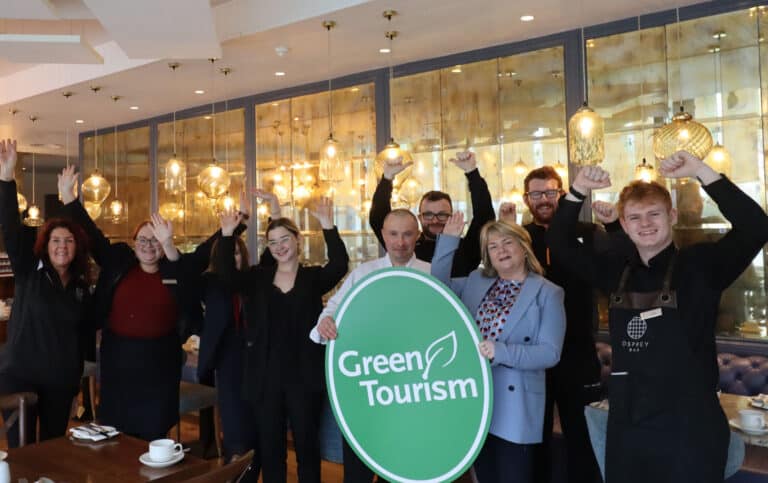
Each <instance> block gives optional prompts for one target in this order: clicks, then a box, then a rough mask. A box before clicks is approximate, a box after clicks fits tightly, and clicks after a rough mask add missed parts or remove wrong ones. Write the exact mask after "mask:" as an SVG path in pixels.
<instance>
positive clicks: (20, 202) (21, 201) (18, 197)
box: [8, 108, 28, 213]
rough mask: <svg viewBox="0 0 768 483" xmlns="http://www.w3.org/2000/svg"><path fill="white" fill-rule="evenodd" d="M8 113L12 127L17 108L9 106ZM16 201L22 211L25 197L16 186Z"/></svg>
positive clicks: (24, 205)
mask: <svg viewBox="0 0 768 483" xmlns="http://www.w3.org/2000/svg"><path fill="white" fill-rule="evenodd" d="M8 113H9V114H10V115H11V127H13V120H14V119H16V114H18V113H19V110H18V109H15V108H10V109H8ZM11 132H13V129H11ZM16 202H17V204H18V206H19V213H24V210H26V209H27V206H28V205H27V198H26V197H25V196H24V195H23V194H21V191H19V190H18V186H17V187H16Z"/></svg>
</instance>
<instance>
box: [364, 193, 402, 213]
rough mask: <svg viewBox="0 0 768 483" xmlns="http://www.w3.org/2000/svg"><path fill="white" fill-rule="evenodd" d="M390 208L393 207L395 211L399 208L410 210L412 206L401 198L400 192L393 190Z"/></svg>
mask: <svg viewBox="0 0 768 483" xmlns="http://www.w3.org/2000/svg"><path fill="white" fill-rule="evenodd" d="M390 206H392V209H393V210H396V209H398V208H405V209H406V210H409V209H410V208H411V204H410V203H409V202H408V200H406V199H405V197H403V196H401V195H400V192H399V191H398V190H394V189H393V190H392V197H391V198H390ZM369 211H370V209H369Z"/></svg>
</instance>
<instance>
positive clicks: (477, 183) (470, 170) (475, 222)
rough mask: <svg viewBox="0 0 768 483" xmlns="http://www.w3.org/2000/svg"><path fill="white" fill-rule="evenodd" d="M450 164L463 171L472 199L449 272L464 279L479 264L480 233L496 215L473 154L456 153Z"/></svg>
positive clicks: (469, 152) (468, 152)
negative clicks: (469, 217) (470, 211)
mask: <svg viewBox="0 0 768 483" xmlns="http://www.w3.org/2000/svg"><path fill="white" fill-rule="evenodd" d="M450 162H451V163H453V164H454V165H456V166H458V167H459V168H461V169H462V170H463V171H464V175H465V176H466V177H467V183H468V184H469V194H470V196H471V198H472V221H471V223H470V224H469V228H468V229H467V234H466V235H465V236H464V238H463V239H462V240H461V243H460V244H459V250H458V252H457V253H456V256H455V257H454V261H453V269H452V271H451V274H452V275H453V276H454V277H465V276H467V275H469V273H470V272H472V270H474V269H476V268H477V266H478V265H479V264H480V231H481V230H482V229H483V226H484V225H485V224H486V223H488V222H489V221H493V220H495V219H496V213H495V212H494V211H493V202H492V201H491V193H490V192H489V191H488V185H487V184H486V182H485V180H484V179H483V178H482V176H480V172H479V171H478V170H477V160H476V159H475V153H473V152H471V151H464V152H461V153H457V154H456V157H455V158H452V159H450Z"/></svg>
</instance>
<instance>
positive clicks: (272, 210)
mask: <svg viewBox="0 0 768 483" xmlns="http://www.w3.org/2000/svg"><path fill="white" fill-rule="evenodd" d="M252 193H253V194H254V195H255V196H257V197H259V198H261V200H262V201H264V202H266V203H269V216H270V218H272V219H275V218H280V217H281V216H282V214H281V213H280V200H279V199H278V198H277V195H276V194H274V193H273V192H271V191H267V190H263V189H261V188H254V189H253V191H252Z"/></svg>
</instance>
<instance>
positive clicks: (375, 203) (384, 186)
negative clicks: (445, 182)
mask: <svg viewBox="0 0 768 483" xmlns="http://www.w3.org/2000/svg"><path fill="white" fill-rule="evenodd" d="M412 164H413V162H410V163H403V158H402V157H398V158H397V159H394V160H392V161H387V162H386V163H384V174H383V176H382V177H381V180H380V181H379V184H378V185H377V186H376V191H375V192H374V193H373V198H372V199H371V210H370V211H369V212H368V224H370V225H371V229H372V230H373V233H375V234H376V238H378V239H379V243H381V246H384V238H382V236H381V230H382V229H384V218H386V217H387V215H388V214H389V212H390V211H392V206H391V203H390V200H391V199H392V181H393V180H394V179H395V176H397V175H398V174H400V173H401V172H402V171H403V170H405V169H406V168H407V167H408V166H410V165H412Z"/></svg>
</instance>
